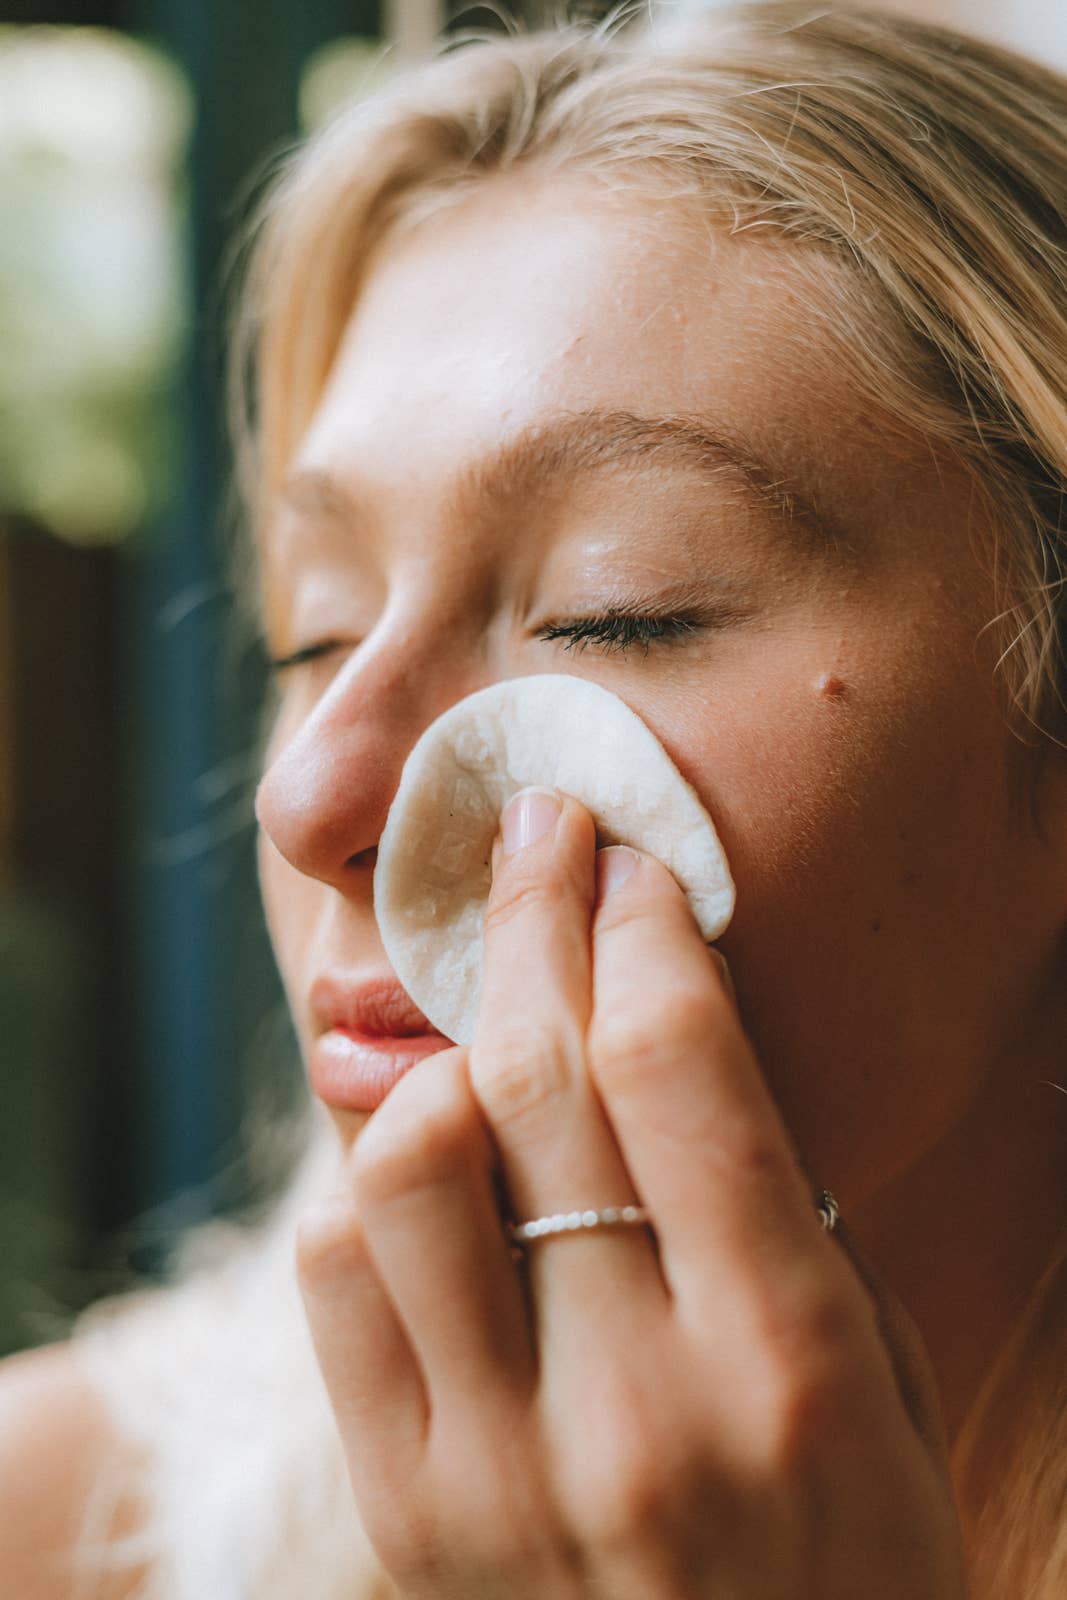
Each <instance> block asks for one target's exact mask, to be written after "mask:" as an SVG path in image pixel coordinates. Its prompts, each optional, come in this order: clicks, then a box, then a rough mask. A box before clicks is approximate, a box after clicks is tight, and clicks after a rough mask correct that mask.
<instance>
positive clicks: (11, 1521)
mask: <svg viewBox="0 0 1067 1600" xmlns="http://www.w3.org/2000/svg"><path fill="white" fill-rule="evenodd" d="M133 1464H135V1462H134V1453H133V1451H132V1450H131V1448H130V1447H129V1445H128V1444H126V1443H125V1442H124V1441H123V1439H122V1438H121V1436H120V1435H119V1434H118V1433H117V1432H116V1430H115V1428H114V1426H113V1424H112V1423H111V1421H110V1418H109V1417H108V1415H107V1412H106V1409H105V1407H104V1405H103V1403H102V1401H101V1400H100V1398H99V1397H98V1396H97V1394H96V1392H95V1390H94V1388H93V1386H92V1384H91V1383H90V1382H89V1380H88V1378H87V1377H86V1375H85V1373H84V1372H83V1371H82V1369H81V1368H80V1366H79V1364H78V1362H77V1361H76V1360H75V1359H74V1356H73V1355H72V1353H71V1351H70V1348H69V1347H68V1346H66V1345H62V1344H60V1345H52V1346H49V1347H48V1348H47V1349H45V1350H39V1351H32V1352H29V1353H27V1354H24V1355H19V1356H12V1357H9V1358H8V1359H7V1360H6V1361H0V1600H71V1596H72V1595H73V1594H74V1593H75V1585H74V1578H73V1571H72V1568H71V1567H70V1565H69V1558H70V1557H71V1556H72V1554H73V1552H74V1549H75V1546H76V1543H77V1539H78V1535H79V1532H80V1530H81V1528H82V1525H83V1519H84V1516H85V1513H86V1510H87V1508H88V1506H89V1504H90V1497H91V1496H92V1494H93V1491H94V1489H95V1488H96V1487H97V1486H98V1485H99V1484H100V1483H101V1482H102V1481H103V1480H104V1475H105V1474H110V1473H112V1472H114V1471H115V1470H116V1469H121V1468H122V1467H124V1466H129V1465H133ZM135 1515H136V1510H135V1507H134V1506H133V1505H132V1504H125V1505H121V1506H120V1507H118V1508H117V1509H116V1512H115V1515H114V1517H113V1518H112V1519H111V1523H110V1529H109V1531H110V1532H111V1533H112V1534H114V1533H117V1532H121V1531H124V1530H126V1529H128V1528H129V1527H130V1526H131V1525H132V1520H133V1518H134V1516H135ZM136 1582H137V1579H136V1575H131V1576H128V1577H126V1578H123V1579H121V1580H111V1581H109V1582H107V1583H101V1584H98V1585H97V1586H96V1587H95V1588H94V1587H93V1586H92V1585H91V1584H88V1585H83V1587H82V1588H80V1589H78V1590H77V1593H78V1594H79V1595H82V1594H84V1595H86V1596H89V1595H91V1596H92V1600H126V1597H127V1596H130V1595H132V1594H133V1593H134V1592H135V1589H136Z"/></svg>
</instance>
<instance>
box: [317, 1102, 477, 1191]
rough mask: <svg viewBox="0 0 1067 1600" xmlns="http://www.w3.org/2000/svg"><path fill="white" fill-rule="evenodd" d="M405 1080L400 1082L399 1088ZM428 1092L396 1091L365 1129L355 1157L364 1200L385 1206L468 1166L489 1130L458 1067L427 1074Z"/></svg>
mask: <svg viewBox="0 0 1067 1600" xmlns="http://www.w3.org/2000/svg"><path fill="white" fill-rule="evenodd" d="M399 1087H401V1085H397V1088H399ZM420 1088H425V1089H427V1090H432V1092H428V1093H426V1094H425V1095H423V1094H421V1093H420V1094H415V1093H406V1094H404V1095H399V1094H397V1093H396V1091H395V1090H394V1092H393V1094H392V1095H390V1096H389V1098H388V1099H387V1100H385V1101H384V1102H383V1103H382V1105H381V1106H380V1107H379V1108H378V1110H377V1112H376V1113H375V1115H374V1117H373V1118H372V1119H371V1121H370V1122H368V1123H367V1125H366V1127H365V1128H364V1129H363V1130H362V1132H361V1134H360V1136H359V1138H358V1139H357V1141H356V1143H355V1146H354V1148H353V1150H352V1154H351V1156H350V1157H349V1171H350V1175H351V1180H352V1185H353V1188H354V1191H355V1194H356V1196H357V1199H358V1201H359V1203H360V1204H361V1205H367V1204H369V1205H372V1206H373V1205H382V1204H387V1203H388V1202H389V1201H390V1200H394V1199H396V1198H397V1197H398V1196H400V1195H402V1194H409V1193H410V1192H411V1191H412V1190H413V1189H420V1188H427V1187H430V1186H432V1185H434V1184H436V1183H439V1182H441V1181H442V1180H443V1179H445V1178H447V1177H449V1176H450V1175H452V1174H453V1173H455V1171H456V1170H457V1168H459V1167H460V1166H463V1165H465V1164H466V1163H467V1162H468V1161H469V1159H470V1155H471V1151H472V1147H480V1145H481V1143H482V1142H483V1138H484V1136H483V1134H482V1131H481V1128H480V1126H479V1124H478V1121H477V1117H476V1114H475V1113H474V1109H473V1106H472V1105H471V1103H470V1097H469V1095H467V1094H466V1093H465V1092H464V1086H463V1084H462V1083H461V1080H460V1075H459V1074H458V1073H457V1072H454V1071H453V1072H450V1071H447V1070H445V1071H443V1072H441V1073H440V1074H439V1076H434V1077H431V1074H430V1073H429V1072H428V1073H427V1074H425V1075H424V1079H423V1083H422V1084H421V1085H420Z"/></svg>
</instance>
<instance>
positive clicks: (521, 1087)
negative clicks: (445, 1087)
mask: <svg viewBox="0 0 1067 1600" xmlns="http://www.w3.org/2000/svg"><path fill="white" fill-rule="evenodd" d="M580 1054H581V1052H580V1047H579V1046H578V1043H577V1041H571V1040H568V1039H567V1038H566V1037H565V1035H563V1034H562V1033H560V1032H557V1031H555V1030H553V1029H551V1028H549V1027H547V1026H546V1025H545V1024H544V1023H540V1022H537V1021H532V1020H531V1021H528V1022H521V1023H520V1022H514V1023H510V1024H509V1025H508V1026H506V1027H504V1028H499V1029H497V1031H496V1032H495V1033H494V1035H493V1038H492V1041H491V1042H490V1043H489V1044H488V1045H487V1046H483V1047H482V1048H481V1049H479V1050H476V1052H475V1054H474V1056H473V1058H472V1073H471V1076H472V1081H473V1083H474V1085H475V1088H476V1090H477V1092H478V1095H479V1097H480V1098H481V1099H482V1101H483V1103H484V1104H485V1105H486V1108H487V1110H488V1111H489V1113H490V1115H491V1117H492V1119H493V1121H494V1122H495V1123H497V1124H499V1125H501V1126H506V1125H512V1124H515V1123H522V1122H526V1121H529V1120H531V1119H537V1118H538V1117H539V1116H540V1115H542V1114H544V1113H545V1112H546V1111H548V1112H551V1111H552V1109H553V1108H555V1107H557V1106H558V1104H559V1102H560V1100H561V1099H562V1098H564V1097H565V1096H566V1095H567V1094H568V1093H570V1092H571V1091H572V1090H573V1087H574V1083H575V1079H576V1065H575V1064H576V1061H577V1060H578V1059H580Z"/></svg>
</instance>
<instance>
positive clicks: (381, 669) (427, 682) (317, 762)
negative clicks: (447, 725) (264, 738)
mask: <svg viewBox="0 0 1067 1600" xmlns="http://www.w3.org/2000/svg"><path fill="white" fill-rule="evenodd" d="M446 677H447V678H448V681H447V682H446V681H445V680H446ZM479 686H480V685H479V684H476V683H470V684H469V685H468V684H466V683H465V682H463V683H460V682H457V680H456V679H455V677H453V676H450V675H446V674H443V673H441V672H440V671H438V672H437V673H436V674H435V673H433V672H425V671H423V672H420V671H419V670H418V669H417V667H413V665H412V663H410V662H409V663H408V670H406V671H402V670H399V669H398V668H397V667H396V666H395V665H394V666H393V667H392V668H390V667H388V666H387V665H386V664H385V663H384V662H383V661H378V662H368V663H365V664H364V663H360V662H359V661H358V657H356V656H353V657H352V658H350V660H349V661H348V662H347V663H346V664H345V666H344V667H343V668H342V669H341V671H340V672H339V673H338V674H337V676H336V678H335V679H334V680H333V682H332V683H331V685H330V687H329V688H328V689H327V691H326V692H325V693H324V694H323V696H322V697H321V699H320V700H319V701H318V702H317V704H316V705H315V707H314V709H313V710H311V711H310V713H309V714H308V715H307V716H306V717H304V718H302V719H301V720H299V721H298V723H297V725H296V726H295V727H294V728H293V730H292V731H291V732H289V731H288V730H287V726H286V722H287V717H290V716H291V715H292V712H291V710H290V709H289V708H287V707H286V705H285V702H284V699H283V702H282V706H281V710H280V714H279V721H278V727H277V732H276V735H275V738H274V741H273V743H274V745H275V753H274V754H273V757H272V758H271V759H270V761H269V765H268V767H267V770H266V772H265V773H264V775H263V777H262V779H261V780H260V784H259V788H258V790H257V792H256V818H257V820H258V822H259V825H260V827H261V828H262V829H263V831H264V833H265V834H266V835H267V837H268V838H269V839H270V841H271V843H272V844H273V845H274V847H275V849H277V850H278V851H279V852H280V853H281V855H283V856H284V857H285V859H286V860H287V861H288V862H289V863H290V864H291V865H292V866H294V867H295V868H296V869H297V871H298V872H301V873H303V874H304V875H305V876H306V877H309V878H317V879H319V880H320V881H322V882H323V883H328V884H330V885H332V886H333V887H334V888H336V889H338V890H340V891H342V892H346V891H349V890H351V889H352V888H353V887H354V886H355V883H356V881H357V880H358V879H360V878H361V877H362V876H363V875H365V873H366V869H367V868H368V867H373V865H374V861H375V859H376V856H377V846H378V840H379V838H380V837H381V833H382V829H383V828H384V826H385V820H386V817H387V816H388V814H389V807H390V805H391V804H392V799H393V796H394V794H395V793H396V789H397V784H398V783H399V781H400V773H401V770H402V768H403V764H404V761H405V759H406V757H407V755H408V752H409V751H410V749H411V747H412V745H413V744H414V743H415V741H416V740H417V738H418V736H419V734H420V733H421V732H422V731H423V729H424V728H425V727H427V726H428V725H429V723H430V722H432V721H433V720H434V719H435V718H436V717H437V716H439V715H440V714H441V712H442V711H445V710H446V709H447V708H448V706H449V705H450V704H452V703H453V701H455V700H457V699H459V698H461V697H462V696H463V695H465V694H468V693H471V692H472V691H473V689H475V688H477V687H479ZM293 692H294V693H298V692H299V690H298V689H294V691H293Z"/></svg>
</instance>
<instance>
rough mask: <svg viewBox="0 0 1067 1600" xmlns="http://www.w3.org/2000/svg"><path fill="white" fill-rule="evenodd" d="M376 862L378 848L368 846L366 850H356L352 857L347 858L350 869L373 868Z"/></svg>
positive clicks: (374, 845)
mask: <svg viewBox="0 0 1067 1600" xmlns="http://www.w3.org/2000/svg"><path fill="white" fill-rule="evenodd" d="M377 862H378V846H377V845H376V844H372V845H368V847H367V849H366V850H357V851H356V853H355V855H354V856H349V858H348V865H349V866H350V867H371V868H373V867H375V866H376V865H377Z"/></svg>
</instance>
